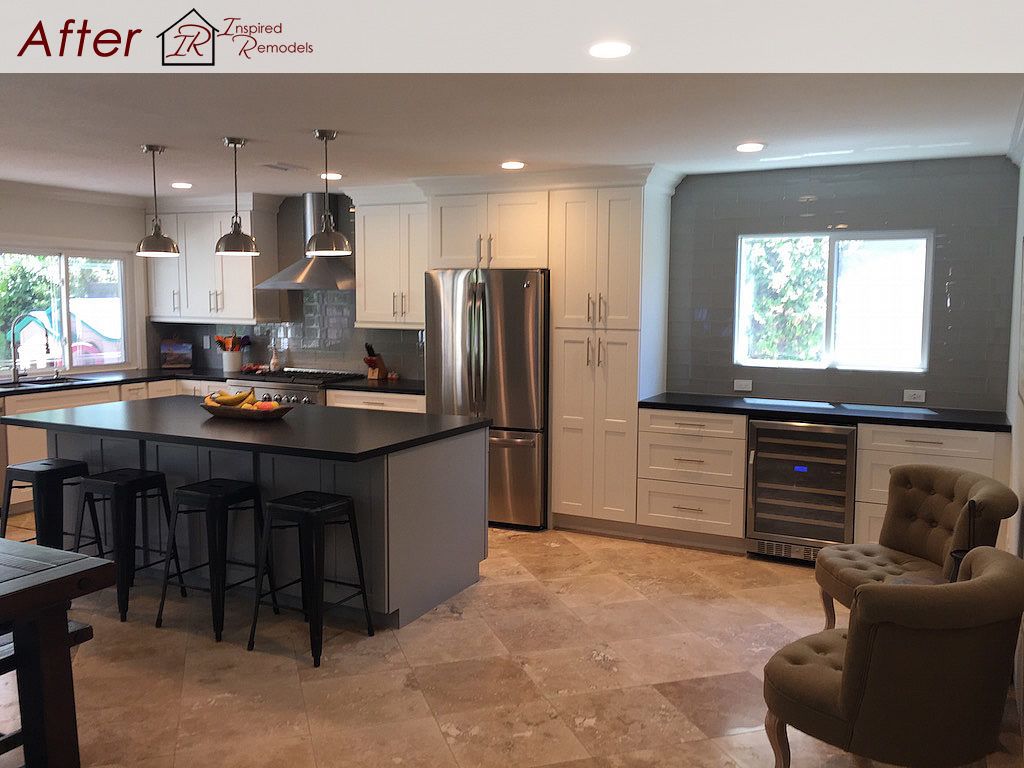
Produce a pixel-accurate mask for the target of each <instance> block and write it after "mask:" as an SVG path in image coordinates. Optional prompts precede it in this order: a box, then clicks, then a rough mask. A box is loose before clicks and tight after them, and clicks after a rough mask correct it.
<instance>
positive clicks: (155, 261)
mask: <svg viewBox="0 0 1024 768" xmlns="http://www.w3.org/2000/svg"><path fill="white" fill-rule="evenodd" d="M150 226H151V220H150V217H148V216H147V217H146V228H147V232H148V230H149V227H150ZM160 226H161V228H162V229H163V231H164V234H167V235H170V236H171V237H173V238H174V241H175V242H176V243H178V248H181V238H180V237H179V236H178V217H177V216H175V215H174V214H173V213H172V214H171V215H169V216H168V215H164V216H161V217H160ZM142 261H145V262H146V270H147V272H148V273H149V314H150V316H151V317H156V318H171V319H174V318H177V317H178V315H179V314H180V310H181V287H180V286H179V284H178V267H179V264H180V262H181V257H180V256H179V257H177V258H174V257H167V258H147V259H142Z"/></svg>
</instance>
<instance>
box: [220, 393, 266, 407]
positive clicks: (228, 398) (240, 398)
mask: <svg viewBox="0 0 1024 768" xmlns="http://www.w3.org/2000/svg"><path fill="white" fill-rule="evenodd" d="M249 397H252V398H253V399H254V400H255V399H256V393H255V391H253V390H252V389H250V390H249V391H248V392H238V393H236V394H234V395H229V394H228V393H227V392H225V391H224V390H221V391H220V392H218V393H217V395H216V396H215V397H214V398H213V399H214V400H216V401H217V403H218V405H228V406H237V405H241V404H242V403H244V402H245V401H246V400H247V399H248V398H249Z"/></svg>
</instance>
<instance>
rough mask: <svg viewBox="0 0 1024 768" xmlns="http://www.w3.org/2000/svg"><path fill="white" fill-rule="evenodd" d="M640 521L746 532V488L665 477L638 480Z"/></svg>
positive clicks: (707, 530)
mask: <svg viewBox="0 0 1024 768" xmlns="http://www.w3.org/2000/svg"><path fill="white" fill-rule="evenodd" d="M637 498H638V503H637V515H636V521H637V522H638V523H640V524H641V525H653V526H657V527H659V528H676V529H678V530H681V531H695V532H697V533H711V534H715V535H718V536H733V537H741V536H743V489H742V488H722V487H718V486H714V485H697V484H696V483H673V482H666V481H664V480H648V479H646V478H640V479H639V480H638V481H637Z"/></svg>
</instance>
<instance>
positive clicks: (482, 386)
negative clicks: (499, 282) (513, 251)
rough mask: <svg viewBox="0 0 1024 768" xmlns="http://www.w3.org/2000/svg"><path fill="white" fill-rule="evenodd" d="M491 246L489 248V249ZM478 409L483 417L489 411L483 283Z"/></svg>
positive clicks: (479, 295) (479, 296) (479, 306)
mask: <svg viewBox="0 0 1024 768" xmlns="http://www.w3.org/2000/svg"><path fill="white" fill-rule="evenodd" d="M489 247H490V246H488V248H489ZM476 288H477V299H476V301H477V312H478V316H477V357H478V362H477V385H478V390H477V391H478V399H477V407H478V408H479V413H480V414H481V415H482V414H483V412H484V411H485V410H486V409H487V291H486V289H485V288H484V284H483V283H478V284H477V286H476Z"/></svg>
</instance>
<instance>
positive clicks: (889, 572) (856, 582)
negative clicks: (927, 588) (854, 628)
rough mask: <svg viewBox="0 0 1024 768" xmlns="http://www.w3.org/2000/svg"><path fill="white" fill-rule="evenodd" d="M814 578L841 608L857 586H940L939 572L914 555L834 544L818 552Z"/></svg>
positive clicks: (877, 547)
mask: <svg viewBox="0 0 1024 768" xmlns="http://www.w3.org/2000/svg"><path fill="white" fill-rule="evenodd" d="M814 578H815V579H816V580H817V582H818V584H819V585H820V586H821V588H822V589H823V590H825V592H826V593H827V594H829V595H831V596H832V597H833V598H835V599H836V600H838V601H839V602H840V603H841V604H842V605H850V604H852V603H853V593H854V591H855V590H856V589H857V587H859V586H860V585H861V584H871V583H877V582H888V583H895V584H940V583H942V582H943V581H945V579H944V578H943V576H942V569H941V568H940V567H939V566H938V565H936V564H935V563H933V562H931V561H930V560H925V559H923V558H920V557H917V556H915V555H910V554H907V553H906V552H900V551H899V550H896V549H890V548H889V547H883V546H882V545H881V544H837V545H834V546H831V547H825V548H824V549H822V550H821V551H820V552H819V553H818V559H817V562H816V563H815V565H814Z"/></svg>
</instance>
